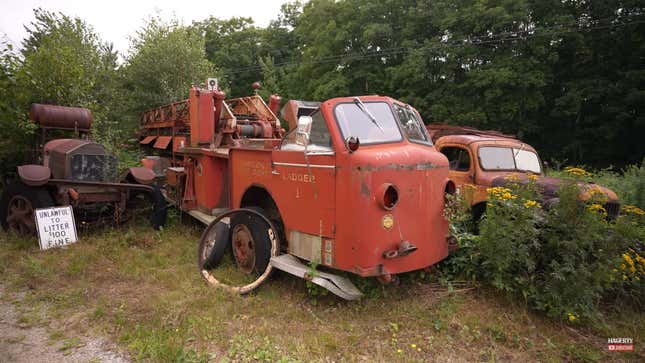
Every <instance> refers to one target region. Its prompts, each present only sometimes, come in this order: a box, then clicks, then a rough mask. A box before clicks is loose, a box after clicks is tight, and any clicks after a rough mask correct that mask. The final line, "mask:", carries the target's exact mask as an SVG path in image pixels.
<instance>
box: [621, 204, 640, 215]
mask: <svg viewBox="0 0 645 363" xmlns="http://www.w3.org/2000/svg"><path fill="white" fill-rule="evenodd" d="M623 212H625V213H627V214H635V215H637V216H644V215H645V211H644V210H642V209H640V208H638V207H637V206H635V205H626V206H624V207H623Z"/></svg>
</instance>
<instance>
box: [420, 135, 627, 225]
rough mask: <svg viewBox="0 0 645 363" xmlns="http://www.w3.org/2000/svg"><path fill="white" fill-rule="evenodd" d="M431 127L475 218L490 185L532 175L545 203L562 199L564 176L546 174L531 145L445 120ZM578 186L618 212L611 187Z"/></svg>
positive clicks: (583, 196)
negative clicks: (455, 124)
mask: <svg viewBox="0 0 645 363" xmlns="http://www.w3.org/2000/svg"><path fill="white" fill-rule="evenodd" d="M427 129H428V131H429V133H430V135H431V137H432V140H433V141H434V143H435V147H436V148H437V150H439V151H440V152H441V153H443V154H444V155H446V157H447V158H448V161H449V167H450V179H451V180H452V181H454V183H455V184H456V185H457V189H458V190H459V191H460V192H461V193H462V195H463V196H464V199H465V200H466V202H467V203H468V204H469V205H470V206H471V208H472V213H473V219H474V220H475V221H478V220H479V219H480V218H481V216H482V215H483V213H484V212H485V210H486V200H487V191H486V190H487V188H489V187H493V186H504V185H507V184H508V183H510V182H513V181H519V182H526V181H527V178H528V177H529V175H534V176H536V177H537V178H536V181H535V182H536V184H537V186H538V188H539V189H540V192H541V194H542V201H541V202H542V203H543V204H546V205H551V204H553V203H556V202H557V201H558V195H557V190H558V188H559V187H560V185H561V184H562V182H563V180H562V179H559V178H554V177H549V176H547V175H546V169H545V167H544V163H543V162H542V160H541V159H540V157H539V155H538V153H537V151H536V150H535V149H534V148H533V147H532V146H531V145H529V144H527V143H525V142H523V141H521V140H519V139H518V138H516V137H514V136H512V135H506V134H503V133H501V132H498V131H484V130H477V129H474V128H469V127H461V126H452V125H443V124H431V125H428V126H427ZM514 179H517V180H514ZM467 186H469V187H467ZM578 186H579V188H580V190H581V192H580V195H579V198H580V200H588V199H590V198H591V197H592V196H593V195H594V194H600V195H603V196H604V198H603V199H605V204H604V208H605V210H606V211H607V215H608V217H610V218H613V217H615V216H617V215H618V212H619V210H620V203H619V201H618V197H617V195H616V193H614V192H613V191H612V190H611V189H609V188H606V187H603V186H600V185H597V184H594V183H579V184H578ZM466 189H467V190H466Z"/></svg>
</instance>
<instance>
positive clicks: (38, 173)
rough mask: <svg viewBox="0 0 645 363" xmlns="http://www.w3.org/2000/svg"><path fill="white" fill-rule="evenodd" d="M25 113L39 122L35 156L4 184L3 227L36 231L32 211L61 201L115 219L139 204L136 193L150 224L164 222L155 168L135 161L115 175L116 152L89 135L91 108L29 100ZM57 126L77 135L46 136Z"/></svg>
mask: <svg viewBox="0 0 645 363" xmlns="http://www.w3.org/2000/svg"><path fill="white" fill-rule="evenodd" d="M29 117H30V119H31V120H32V121H34V122H35V123H37V124H38V126H39V127H38V130H37V136H38V143H37V145H36V147H35V150H34V155H35V160H33V163H32V164H26V165H21V166H19V167H18V170H17V177H16V178H14V179H13V180H11V181H10V182H9V183H8V184H6V185H5V187H4V188H3V191H2V196H1V197H0V223H1V224H2V227H3V228H4V229H5V230H8V231H12V232H15V233H18V234H23V235H29V234H35V232H36V222H35V219H34V211H35V210H36V209H38V208H46V207H52V206H61V205H72V206H73V208H74V212H75V216H76V219H77V220H81V221H84V222H96V221H99V220H104V217H106V216H107V217H108V218H110V219H111V220H113V221H115V222H117V223H118V222H120V221H121V220H123V219H124V218H125V213H126V210H127V209H129V208H130V207H132V206H134V205H135V204H139V205H140V204H142V203H141V202H139V199H147V200H148V202H149V203H151V204H152V205H153V208H152V209H153V211H152V216H151V221H152V224H153V227H154V228H159V227H160V226H161V225H163V224H164V222H165V218H166V203H165V201H164V200H163V197H162V196H161V193H160V191H159V189H158V188H155V186H154V185H152V183H153V181H154V173H153V172H152V171H151V170H149V169H147V168H143V167H134V168H129V169H127V170H126V171H125V172H124V173H123V174H122V175H117V159H116V157H115V156H114V155H113V154H111V153H110V152H108V151H107V150H106V149H105V147H104V146H103V145H101V144H98V143H96V142H93V141H91V140H90V139H89V135H90V131H91V126H92V113H91V111H90V110H88V109H86V108H79V107H64V106H54V105H43V104H33V105H32V106H31V109H30V112H29ZM61 130H62V132H67V133H72V134H74V136H76V137H75V138H62V139H53V140H49V135H50V134H51V132H52V131H55V132H56V133H57V134H58V133H60V132H61ZM141 197H147V198H141ZM143 203H146V201H145V200H144V201H143Z"/></svg>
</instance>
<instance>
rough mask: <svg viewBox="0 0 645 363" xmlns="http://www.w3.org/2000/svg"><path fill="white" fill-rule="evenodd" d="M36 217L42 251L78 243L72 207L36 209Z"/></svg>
mask: <svg viewBox="0 0 645 363" xmlns="http://www.w3.org/2000/svg"><path fill="white" fill-rule="evenodd" d="M34 215H35V218H36V229H37V230H38V242H39V243H40V249H41V250H46V249H49V248H53V247H62V246H67V245H69V244H72V243H74V242H76V240H77V236H76V222H75V221H74V211H73V210H72V206H71V205H68V206H66V207H53V208H41V209H36V211H35V213H34Z"/></svg>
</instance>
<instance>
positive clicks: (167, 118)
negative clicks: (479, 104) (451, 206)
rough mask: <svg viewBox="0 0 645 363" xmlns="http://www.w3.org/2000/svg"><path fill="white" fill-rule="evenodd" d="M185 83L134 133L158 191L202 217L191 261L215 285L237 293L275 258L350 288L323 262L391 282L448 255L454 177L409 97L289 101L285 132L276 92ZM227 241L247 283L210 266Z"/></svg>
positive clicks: (263, 275) (292, 269)
mask: <svg viewBox="0 0 645 363" xmlns="http://www.w3.org/2000/svg"><path fill="white" fill-rule="evenodd" d="M189 94H190V96H189V99H188V100H185V101H181V102H177V103H173V104H170V105H166V106H162V107H160V108H157V109H154V110H150V111H147V112H145V113H144V114H143V115H142V130H143V133H142V135H141V141H140V143H141V144H142V145H148V146H152V149H153V150H154V149H156V150H157V151H158V154H159V155H160V157H156V158H151V159H148V160H144V162H145V163H146V164H149V165H150V167H152V168H153V169H156V170H157V173H158V174H161V171H164V173H163V177H162V179H163V181H162V183H163V184H164V193H165V195H166V198H167V199H168V200H169V201H170V202H171V203H172V204H174V205H175V206H176V207H177V208H179V209H180V210H182V211H185V212H187V213H189V214H191V215H193V216H194V217H196V218H197V219H199V220H201V221H203V222H204V223H206V224H208V227H207V228H206V230H205V231H204V233H203V235H202V237H201V240H200V244H199V253H198V255H199V268H200V272H201V273H202V275H203V276H204V277H205V278H206V280H207V281H209V282H210V283H212V284H213V285H217V286H222V287H225V288H228V289H230V290H233V291H236V292H238V293H246V292H249V291H251V290H253V289H255V288H257V287H258V286H259V285H260V284H261V283H262V282H264V281H265V280H266V279H267V278H268V276H269V275H270V273H271V271H272V270H273V269H276V268H277V269H280V270H284V271H287V272H289V273H291V274H294V275H296V276H299V277H303V278H306V279H308V280H310V281H312V282H314V283H316V284H319V285H321V286H323V287H325V288H327V289H329V290H331V291H332V292H334V293H335V294H337V295H339V296H341V297H343V298H346V299H356V298H358V297H360V295H361V293H360V291H358V290H357V289H356V288H355V287H354V286H353V285H352V284H351V282H349V280H348V279H346V278H343V277H341V276H338V275H336V274H333V273H331V271H333V270H342V271H347V272H350V273H353V274H356V275H359V276H363V277H368V276H373V277H377V278H379V280H381V281H383V282H388V281H390V280H391V279H392V278H393V277H395V275H396V274H400V273H403V272H408V271H413V270H418V269H422V268H426V267H429V266H431V265H433V264H435V263H437V262H439V261H441V260H442V259H443V258H445V257H446V256H447V255H448V250H449V242H450V241H451V239H450V237H449V233H448V223H447V221H446V220H445V218H444V216H443V209H444V203H445V193H449V192H453V191H454V184H453V183H452V182H451V181H449V179H448V161H447V159H446V157H445V156H444V155H442V154H441V153H439V152H437V151H436V150H435V148H434V146H433V145H432V141H431V139H430V137H429V135H428V133H427V131H426V129H425V127H424V125H423V122H422V120H421V117H420V116H419V113H418V112H417V111H416V110H415V109H414V108H412V107H411V106H410V105H407V104H405V103H403V102H400V101H397V100H395V99H392V98H389V97H383V96H361V97H341V98H334V99H330V100H327V101H325V102H322V103H317V102H303V101H296V100H291V101H289V102H287V103H286V105H285V106H284V108H283V109H282V118H283V119H284V120H285V121H286V122H287V123H288V124H289V129H290V130H291V131H290V132H288V133H286V135H285V132H284V129H283V128H282V127H281V124H280V120H279V119H278V117H277V116H276V115H277V113H278V108H279V106H280V99H279V97H278V96H271V99H270V101H269V105H268V106H267V104H266V103H265V102H264V101H263V100H262V98H261V97H260V96H257V95H255V96H250V97H243V98H235V99H227V100H225V97H224V94H223V93H222V92H221V91H220V90H218V89H216V88H214V89H199V88H196V87H193V88H192V89H191V90H190V93H189ZM164 159H165V160H166V161H165V162H164V161H163V160H164ZM160 165H161V166H160ZM227 249H231V250H232V252H233V253H232V254H233V257H234V260H235V263H236V264H237V268H238V269H239V270H240V271H242V272H243V273H246V274H249V275H250V276H253V278H254V280H253V281H252V282H250V283H247V284H244V285H239V286H232V285H230V284H225V283H223V282H222V281H220V280H219V279H217V278H215V277H214V275H213V274H212V273H211V272H212V271H213V270H214V269H216V266H217V264H218V262H219V260H220V259H221V258H222V256H223V255H224V254H225V251H226V250H227ZM307 263H316V264H318V266H319V269H318V270H317V271H315V272H314V273H312V269H311V268H310V267H308V266H307ZM320 267H322V268H320Z"/></svg>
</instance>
